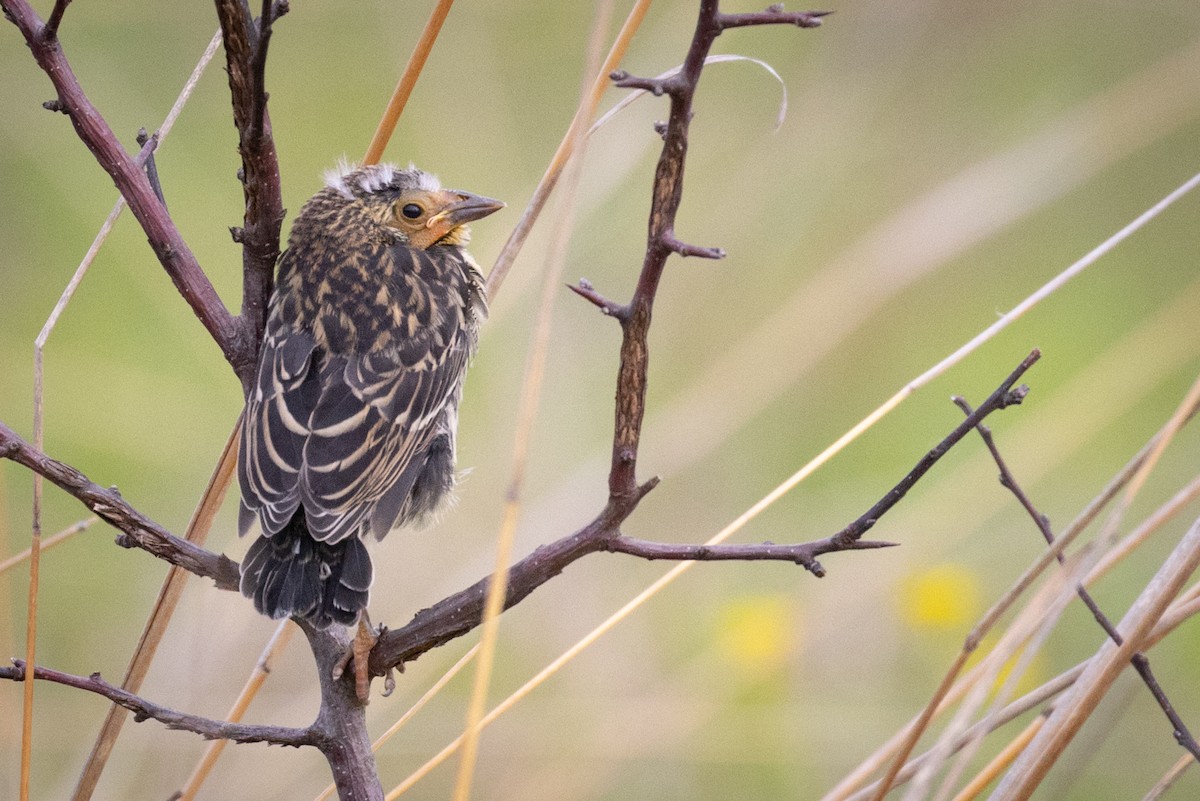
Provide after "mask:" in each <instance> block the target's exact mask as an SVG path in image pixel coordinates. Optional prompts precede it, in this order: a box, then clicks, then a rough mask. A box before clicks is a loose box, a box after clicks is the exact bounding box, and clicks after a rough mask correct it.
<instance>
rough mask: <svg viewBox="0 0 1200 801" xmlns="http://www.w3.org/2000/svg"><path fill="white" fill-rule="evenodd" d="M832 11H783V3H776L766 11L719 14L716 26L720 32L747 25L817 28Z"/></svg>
mask: <svg viewBox="0 0 1200 801" xmlns="http://www.w3.org/2000/svg"><path fill="white" fill-rule="evenodd" d="M832 13H833V12H832V11H784V10H783V3H776V4H775V5H773V6H771V7H770V8H768V9H767V10H766V11H757V12H751V13H749V14H720V15H719V16H718V17H717V24H718V25H720V26H721V30H728V29H729V28H744V27H746V26H748V25H797V26H799V27H801V28H817V27H820V25H821V17H828V16H829V15H830V14H832Z"/></svg>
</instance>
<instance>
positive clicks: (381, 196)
mask: <svg viewBox="0 0 1200 801" xmlns="http://www.w3.org/2000/svg"><path fill="white" fill-rule="evenodd" d="M326 177H327V184H328V185H327V186H326V187H325V188H324V189H322V190H321V191H320V192H318V193H317V194H316V195H315V196H313V198H312V199H311V200H309V201H308V202H307V203H306V204H305V205H304V208H303V209H302V210H301V211H300V216H299V217H297V218H296V220H295V222H294V223H293V225H292V231H291V235H290V236H289V238H288V246H287V250H286V251H285V252H284V254H283V255H282V256H281V257H280V259H279V274H278V278H277V280H276V284H275V292H274V294H273V295H272V297H271V301H270V307H269V312H268V318H267V325H266V334H265V337H264V339H263V344H262V351H261V353H260V354H259V363H258V373H257V379H256V382H255V385H254V386H253V387H252V388H251V392H250V395H249V398H248V399H247V402H246V414H245V420H244V426H243V429H242V439H241V451H240V453H239V455H238V480H239V483H240V485H241V492H242V502H241V508H240V515H239V529H240V532H241V534H243V535H244V534H246V533H247V532H248V531H249V530H250V528H251V527H252V526H253V524H254V523H255V521H257V522H258V523H259V524H260V526H261V535H260V536H259V537H258V539H256V540H255V541H254V543H253V544H252V545H251V546H250V549H249V551H248V553H247V554H246V558H245V559H244V560H243V562H242V576H241V590H242V593H243V594H245V595H246V596H248V597H250V598H252V599H253V600H254V606H255V608H256V609H257V610H258V611H259V612H261V613H263V614H264V615H269V616H270V617H272V618H283V617H289V616H290V617H297V618H303V619H305V620H308V621H310V622H311V623H312V624H313V625H314V626H317V627H320V628H326V627H328V626H331V625H333V624H335V623H338V624H343V625H353V624H354V623H355V622H356V621H357V622H359V638H358V640H357V641H356V643H357V645H358V648H359V650H356V651H355V656H356V660H355V661H356V671H357V673H358V694H359V697H360V698H362V699H363V700H364V701H365V700H366V697H365V696H366V694H367V690H368V679H367V674H366V664H365V662H366V652H368V651H369V649H370V647H371V645H373V638H371V632H370V629H369V626H368V625H367V623H366V618H365V610H366V606H367V598H368V591H369V589H370V587H371V582H372V578H373V573H374V569H373V567H372V565H371V558H370V556H369V555H368V553H367V549H366V547H365V545H364V542H363V541H364V540H365V539H366V537H367V536H368V535H374V536H375V538H376V539H381V538H382V537H383V536H384V535H385V534H387V533H388V532H389V531H390V530H391V529H393V528H395V527H398V526H401V525H406V524H419V523H421V522H422V521H424V520H426V519H427V518H428V517H429V516H430V515H432V514H433V513H435V512H436V511H437V509H438V508H439V506H440V505H441V504H442V503H443V502H444V501H445V500H446V499H447V498H448V497H449V495H450V492H451V490H452V489H453V487H454V483H455V468H454V442H455V428H456V425H457V421H458V404H459V398H460V397H461V395H462V383H463V377H464V375H465V373H466V369H467V362H468V361H469V359H470V357H471V355H472V353H473V352H474V349H475V343H476V339H477V333H478V329H479V325H480V322H481V321H482V320H483V318H484V316H485V315H486V313H487V303H486V298H485V294H484V287H483V278H482V276H481V275H480V272H479V268H478V266H477V265H476V264H475V261H474V260H473V259H472V258H471V256H470V255H469V254H468V253H467V251H466V250H465V249H464V247H465V245H466V244H467V241H468V239H469V233H468V230H467V227H466V224H467V223H469V222H471V221H473V220H478V219H480V218H481V217H485V216H487V215H489V214H491V213H492V212H494V211H496V210H498V209H500V208H502V207H503V206H504V204H503V203H501V202H499V201H497V200H492V199H490V198H486V197H480V196H478V195H473V194H471V193H469V192H461V191H458V190H455V189H442V188H441V186H440V184H439V183H438V181H437V179H436V178H434V177H433V176H432V175H429V174H428V173H425V172H421V171H420V170H418V169H416V168H413V167H410V168H409V169H407V170H401V169H397V168H395V167H393V166H390V165H374V166H367V167H362V168H359V169H346V170H342V171H339V172H337V173H331V174H329V175H327V176H326ZM364 640H366V641H365V642H364ZM360 650H361V651H362V653H361V655H360V653H359V651H360Z"/></svg>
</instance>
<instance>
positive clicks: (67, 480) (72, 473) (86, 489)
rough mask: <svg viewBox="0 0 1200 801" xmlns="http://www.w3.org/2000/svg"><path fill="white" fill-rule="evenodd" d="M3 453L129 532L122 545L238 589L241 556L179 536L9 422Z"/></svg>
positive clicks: (1, 428) (0, 443)
mask: <svg viewBox="0 0 1200 801" xmlns="http://www.w3.org/2000/svg"><path fill="white" fill-rule="evenodd" d="M0 458H3V459H10V460H11V461H14V462H16V463H17V464H20V465H24V466H25V467H27V468H29V469H30V470H32V471H33V472H35V473H37V474H39V475H41V476H44V477H45V478H46V479H47V480H49V481H50V482H51V483H53V484H55V485H56V486H58V487H59V488H61V489H62V490H64V491H65V492H66V493H67V494H69V495H71V496H73V497H75V498H76V499H78V500H79V501H80V502H81V503H82V504H83V505H84V506H86V507H88V508H89V509H91V510H92V512H94V513H95V514H96V515H97V516H99V517H100V518H101V519H103V520H104V521H105V522H106V523H108V524H109V525H111V526H113V527H114V528H117V529H119V530H120V531H121V532H123V534H122V536H120V537H118V539H117V543H118V544H119V545H122V546H124V547H130V548H131V547H137V548H141V549H142V550H144V551H147V552H149V553H151V554H153V555H154V556H157V557H158V558H159V559H163V560H165V561H167V562H170V563H171V564H173V565H178V566H179V567H181V568H183V569H184V570H186V571H188V572H189V573H194V574H195V575H197V576H203V577H205V578H210V579H212V580H213V581H214V582H216V585H217V586H218V587H219V588H221V589H223V590H236V589H237V587H238V564H237V562H234V561H233V560H232V559H229V558H228V557H226V556H224V555H221V554H215V553H212V552H211V551H206V550H205V549H203V548H200V547H198V546H196V545H193V544H192V543H190V542H188V541H187V540H183V539H180V538H178V537H176V536H174V535H173V534H171V533H170V532H169V531H167V530H166V529H165V528H163V527H162V526H160V525H159V524H158V523H155V522H154V521H153V520H151V519H150V518H148V517H146V516H145V515H143V514H142V513H141V512H139V511H138V510H136V509H134V508H133V507H132V506H130V505H129V504H128V503H126V501H125V499H124V498H122V497H121V494H120V493H119V492H117V490H116V489H115V488H114V489H105V488H104V487H101V486H100V485H99V484H96V483H95V482H93V481H91V480H90V479H89V478H88V477H87V476H85V475H84V474H83V473H81V472H79V471H78V470H76V469H75V468H74V467H71V466H70V465H69V464H65V463H63V462H60V461H57V460H55V459H51V458H50V457H49V456H47V455H46V454H44V453H42V452H41V451H39V450H38V449H37V448H34V447H33V446H32V445H30V444H29V443H28V442H26V441H25V440H23V439H21V438H20V437H19V436H17V435H16V434H15V433H14V432H13V430H12V429H10V428H9V427H8V426H6V425H4V424H3V423H0Z"/></svg>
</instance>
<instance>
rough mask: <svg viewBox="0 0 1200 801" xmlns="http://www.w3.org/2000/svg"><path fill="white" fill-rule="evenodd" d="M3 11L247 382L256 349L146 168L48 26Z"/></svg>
mask: <svg viewBox="0 0 1200 801" xmlns="http://www.w3.org/2000/svg"><path fill="white" fill-rule="evenodd" d="M64 5H65V4H64ZM0 6H2V7H3V8H4V11H5V13H6V14H7V16H8V17H9V19H11V20H12V21H13V22H14V23H15V24H16V26H17V29H18V30H20V32H21V35H22V36H24V37H25V43H26V44H27V45H28V46H29V49H30V50H31V51H32V52H33V57H34V59H35V60H36V61H37V63H38V66H40V67H41V68H42V70H43V71H44V72H45V73H46V75H47V76H48V77H49V78H50V80H51V82H52V83H53V84H54V88H55V90H56V91H57V92H58V98H57V104H56V109H57V110H61V111H63V112H65V113H66V114H67V115H68V116H69V117H70V118H71V123H72V124H73V125H74V126H75V131H76V133H77V134H78V135H79V138H80V139H81V140H82V141H83V143H84V144H85V145H86V146H87V148H88V149H89V150H90V151H92V154H93V155H94V156H95V157H96V161H97V162H99V164H100V166H101V167H102V168H104V170H105V171H106V172H108V174H109V175H110V176H111V177H112V180H113V183H114V184H116V187H117V190H118V191H119V192H120V193H121V196H122V197H124V198H125V201H126V202H127V203H128V204H129V210H130V211H132V212H133V215H134V217H136V218H137V220H138V222H139V223H140V224H141V226H142V230H143V231H145V233H146V238H147V239H149V241H150V247H151V248H152V249H153V250H154V254H155V255H156V256H157V257H158V260H159V262H160V263H161V264H162V266H163V269H165V270H166V272H167V275H168V276H170V278H171V280H172V281H173V282H174V284H175V287H176V289H178V290H179V294H180V295H182V296H183V299H184V300H185V301H187V303H188V305H189V306H191V308H192V311H193V312H195V314H196V316H197V317H198V318H199V319H200V322H201V323H203V324H204V327H205V328H206V329H207V330H208V332H209V333H210V334H211V335H212V337H213V339H214V340H216V342H217V345H218V346H219V347H220V348H221V352H222V353H223V354H224V355H225V358H226V359H227V360H228V361H229V363H230V364H231V365H232V366H233V369H234V371H235V372H237V373H238V374H239V376H242V375H244V376H247V377H248V376H249V375H250V373H252V372H253V369H254V360H255V356H256V355H257V347H256V343H255V342H247V341H246V340H245V339H244V338H243V336H242V330H241V327H240V326H239V325H238V323H237V321H236V320H235V319H234V317H233V315H231V314H230V313H229V310H228V309H226V308H225V305H224V304H223V303H222V302H221V298H220V297H219V296H218V295H217V292H216V290H215V289H213V286H212V283H210V282H209V280H208V277H207V276H206V275H205V274H204V271H203V270H201V269H200V265H199V264H198V263H197V261H196V257H195V255H194V254H193V253H192V251H191V250H190V249H189V248H188V246H187V243H186V242H184V240H183V237H182V235H180V233H179V229H178V228H176V227H175V223H174V221H173V220H172V219H171V216H170V215H169V214H168V213H167V210H166V209H165V208H164V207H163V204H162V203H160V202H159V200H158V197H157V196H156V195H155V194H154V188H153V187H152V186H151V185H150V181H149V179H147V177H146V175H145V173H144V172H143V171H142V165H141V164H139V163H138V162H137V161H136V160H135V159H133V158H131V157H130V156H129V154H128V153H126V152H125V149H124V148H123V147H122V146H121V144H120V142H119V141H118V140H117V137H116V136H115V135H114V134H113V132H112V129H111V128H109V126H108V123H106V122H105V121H104V118H103V117H102V116H101V115H100V112H99V111H98V110H97V109H96V107H95V106H93V105H92V103H91V101H90V100H88V98H87V95H85V94H84V92H83V89H82V88H81V87H80V85H79V81H78V80H77V79H76V78H75V74H74V73H73V72H72V71H71V64H70V62H68V61H67V57H66V55H64V53H63V50H62V46H61V44H60V43H59V40H58V39H57V37H49V38H47V36H46V33H47V32H46V26H45V25H43V24H42V21H41V20H40V19H39V18H38V16H37V14H35V13H34V11H33V9H32V8H30V6H29V3H28V2H26V0H0ZM60 16H61V13H60Z"/></svg>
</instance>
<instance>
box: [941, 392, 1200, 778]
mask: <svg viewBox="0 0 1200 801" xmlns="http://www.w3.org/2000/svg"><path fill="white" fill-rule="evenodd" d="M954 402H955V403H956V404H958V406H959V408H961V409H962V410H963V412H964V413H966V414H971V411H972V410H971V405H970V404H969V403H967V401H966V400H965V399H963V398H962V397H955V398H954ZM976 431H978V432H979V436H980V437H982V439H983V441H984V444H986V445H987V449H988V452H990V453H991V455H992V460H993V461H995V463H996V467H997V468H999V470H1000V485H1001V486H1003V487H1004V488H1005V489H1007V490H1008V491H1009V492H1011V493H1012V494H1013V496H1014V497H1016V499H1017V501H1018V502H1019V503H1020V504H1021V506H1022V508H1024V509H1025V511H1026V513H1027V514H1028V515H1029V516H1030V517H1031V518H1032V519H1033V522H1034V524H1035V525H1036V526H1037V527H1038V530H1039V531H1041V533H1042V538H1043V539H1045V540H1046V544H1047V545H1053V544H1054V532H1053V530H1052V529H1051V527H1050V518H1049V517H1047V516H1046V515H1044V514H1042V513H1041V512H1039V511H1038V510H1037V508H1036V507H1035V506H1034V505H1033V501H1031V500H1030V499H1029V496H1028V495H1027V494H1026V492H1025V490H1024V489H1022V487H1021V485H1020V484H1019V483H1018V482H1017V479H1016V476H1014V475H1013V474H1012V471H1011V470H1009V469H1008V464H1007V463H1006V462H1005V461H1004V458H1003V457H1002V456H1001V455H1000V449H999V448H998V447H997V446H996V441H995V438H994V437H993V436H992V431H991V429H990V428H988V427H987V426H985V425H983V424H980V425H978V426H976ZM1058 563H1059V564H1060V565H1064V566H1065V565H1066V557H1064V556H1063V554H1062V553H1061V552H1059V553H1058ZM1075 593H1076V594H1077V595H1078V596H1079V600H1081V601H1083V605H1084V606H1086V607H1087V608H1088V611H1089V612H1091V614H1092V617H1093V618H1095V619H1096V622H1097V623H1098V624H1100V628H1102V629H1104V633H1105V634H1107V635H1108V636H1109V638H1110V639H1111V640H1112V641H1113V642H1114V643H1116V644H1117V645H1123V644H1124V642H1125V638H1124V637H1122V636H1121V634H1120V632H1118V631H1117V627H1116V626H1114V625H1113V623H1112V621H1110V620H1109V619H1108V616H1107V615H1105V614H1104V612H1103V611H1102V610H1101V609H1100V605H1099V604H1097V603H1096V599H1095V598H1094V597H1092V594H1091V593H1090V592H1088V590H1087V588H1086V587H1085V586H1084V585H1083V584H1082V583H1081V582H1077V583H1076V585H1075ZM1130 664H1132V665H1133V667H1134V669H1135V670H1136V671H1137V672H1138V675H1139V676H1141V677H1142V681H1143V682H1145V684H1146V688H1147V689H1148V690H1150V694H1151V695H1152V696H1154V700H1155V702H1156V703H1157V704H1158V705H1159V707H1160V708H1161V709H1162V711H1163V714H1165V715H1166V716H1167V720H1169V721H1170V722H1171V726H1172V730H1173V731H1174V734H1175V740H1176V741H1177V742H1178V743H1179V744H1180V745H1181V746H1183V747H1184V748H1186V749H1187V750H1188V751H1189V752H1190V753H1191V754H1192V755H1193V756H1194V757H1195V758H1196V759H1197V760H1200V744H1197V742H1196V740H1195V738H1194V737H1193V736H1192V734H1191V732H1190V731H1188V728H1187V725H1186V724H1185V723H1184V722H1183V719H1182V718H1181V717H1180V716H1179V713H1178V712H1177V711H1176V709H1175V707H1174V705H1173V704H1172V703H1171V701H1170V699H1168V698H1167V694H1166V692H1165V691H1164V690H1163V688H1162V685H1160V684H1159V683H1158V679H1156V678H1155V676H1154V671H1153V670H1152V669H1151V668H1150V660H1149V659H1148V658H1147V657H1146V655H1145V654H1144V653H1142V652H1141V651H1138V652H1137V653H1135V654H1134V655H1133V656H1132V657H1131V658H1130Z"/></svg>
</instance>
